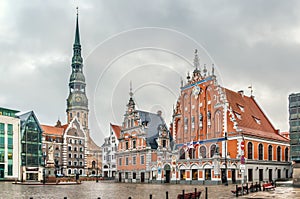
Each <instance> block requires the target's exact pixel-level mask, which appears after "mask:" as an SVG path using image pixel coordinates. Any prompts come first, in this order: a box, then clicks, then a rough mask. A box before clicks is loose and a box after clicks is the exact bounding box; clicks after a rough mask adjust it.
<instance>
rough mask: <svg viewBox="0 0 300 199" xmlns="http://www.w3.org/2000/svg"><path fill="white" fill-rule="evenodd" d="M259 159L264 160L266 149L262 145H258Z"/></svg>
mask: <svg viewBox="0 0 300 199" xmlns="http://www.w3.org/2000/svg"><path fill="white" fill-rule="evenodd" d="M258 159H259V160H263V159H264V148H263V145H262V144H259V145H258Z"/></svg>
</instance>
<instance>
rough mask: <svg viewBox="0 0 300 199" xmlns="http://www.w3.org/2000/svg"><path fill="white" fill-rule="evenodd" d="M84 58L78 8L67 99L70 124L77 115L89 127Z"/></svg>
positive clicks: (84, 126) (85, 127)
mask: <svg viewBox="0 0 300 199" xmlns="http://www.w3.org/2000/svg"><path fill="white" fill-rule="evenodd" d="M82 63H83V60H82V57H81V45H80V36H79V25H78V8H77V18H76V30H75V41H74V45H73V57H72V64H71V67H72V73H71V76H70V81H69V96H68V99H67V110H66V111H67V120H68V121H67V122H68V124H69V123H70V122H71V120H72V119H73V118H74V117H75V116H76V117H77V118H78V120H79V122H80V123H81V125H82V126H83V128H84V129H88V112H89V110H88V99H87V96H86V89H85V87H86V83H85V77H84V75H83V64H82Z"/></svg>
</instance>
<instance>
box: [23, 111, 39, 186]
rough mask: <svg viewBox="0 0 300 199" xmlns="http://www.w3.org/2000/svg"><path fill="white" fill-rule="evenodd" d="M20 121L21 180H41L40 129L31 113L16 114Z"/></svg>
mask: <svg viewBox="0 0 300 199" xmlns="http://www.w3.org/2000/svg"><path fill="white" fill-rule="evenodd" d="M17 115H18V117H19V118H20V120H21V132H20V136H21V137H20V140H21V150H20V151H21V172H22V175H21V179H20V180H22V181H27V180H32V181H41V180H42V179H43V172H42V171H43V167H44V161H43V154H42V128H41V126H40V124H39V121H38V119H37V117H36V116H35V114H34V112H33V111H29V112H27V113H24V114H17Z"/></svg>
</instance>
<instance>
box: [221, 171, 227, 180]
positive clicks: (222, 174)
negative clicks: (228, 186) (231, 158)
mask: <svg viewBox="0 0 300 199" xmlns="http://www.w3.org/2000/svg"><path fill="white" fill-rule="evenodd" d="M221 180H222V183H225V182H226V175H225V169H221Z"/></svg>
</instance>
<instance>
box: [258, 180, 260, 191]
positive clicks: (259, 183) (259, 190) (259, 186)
mask: <svg viewBox="0 0 300 199" xmlns="http://www.w3.org/2000/svg"><path fill="white" fill-rule="evenodd" d="M258 186H259V187H258V188H259V191H261V184H260V182H259V185H258Z"/></svg>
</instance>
